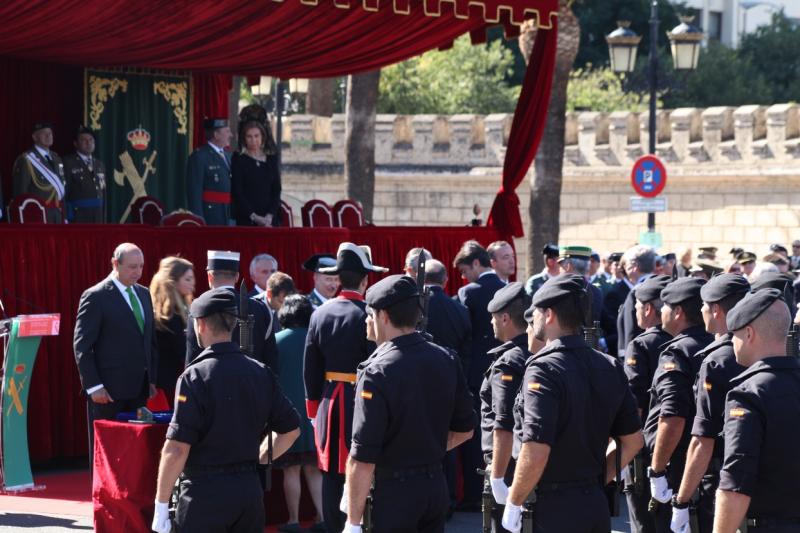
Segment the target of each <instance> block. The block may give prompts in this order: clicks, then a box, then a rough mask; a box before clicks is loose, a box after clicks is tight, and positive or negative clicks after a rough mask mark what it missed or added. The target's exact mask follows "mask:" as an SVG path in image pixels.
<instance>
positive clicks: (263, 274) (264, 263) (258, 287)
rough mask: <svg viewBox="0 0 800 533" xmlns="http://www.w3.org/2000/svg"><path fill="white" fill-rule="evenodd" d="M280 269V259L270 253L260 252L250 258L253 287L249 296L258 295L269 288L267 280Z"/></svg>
mask: <svg viewBox="0 0 800 533" xmlns="http://www.w3.org/2000/svg"><path fill="white" fill-rule="evenodd" d="M277 271H278V260H277V259H275V258H274V257H272V256H271V255H269V254H258V255H257V256H255V257H253V259H251V260H250V279H251V280H253V288H252V289H251V290H250V294H248V296H258V295H259V294H261V293H263V292H264V291H266V290H267V280H268V279H269V277H270V276H271V275H273V274H274V273H275V272H277Z"/></svg>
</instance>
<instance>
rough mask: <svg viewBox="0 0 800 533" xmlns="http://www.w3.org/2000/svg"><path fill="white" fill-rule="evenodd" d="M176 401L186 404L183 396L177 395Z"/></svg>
mask: <svg viewBox="0 0 800 533" xmlns="http://www.w3.org/2000/svg"><path fill="white" fill-rule="evenodd" d="M178 401H179V402H181V403H184V402H186V396H184V395H183V394H178Z"/></svg>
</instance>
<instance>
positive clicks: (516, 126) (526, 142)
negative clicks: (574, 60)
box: [486, 20, 556, 237]
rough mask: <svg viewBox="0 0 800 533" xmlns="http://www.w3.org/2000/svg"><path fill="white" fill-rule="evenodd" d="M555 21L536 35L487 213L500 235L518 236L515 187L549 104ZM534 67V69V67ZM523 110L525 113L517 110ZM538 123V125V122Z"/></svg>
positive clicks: (536, 145)
mask: <svg viewBox="0 0 800 533" xmlns="http://www.w3.org/2000/svg"><path fill="white" fill-rule="evenodd" d="M555 35H556V21H555V20H554V21H553V31H552V32H541V31H539V32H537V34H536V41H535V42H534V46H533V51H532V52H531V59H530V64H529V65H528V69H527V71H526V72H525V82H524V83H523V85H522V92H521V93H520V95H519V101H518V102H517V112H516V113H515V114H514V121H513V122H512V123H511V132H510V134H509V138H508V148H507V150H506V159H505V162H504V164H503V185H502V186H501V187H500V191H499V192H498V193H497V197H496V198H495V199H494V204H492V210H491V211H490V212H489V219H488V220H487V222H486V223H487V224H488V225H489V226H494V227H497V228H499V229H500V230H501V231H502V232H503V233H509V234H511V235H513V236H514V237H522V235H523V234H524V230H523V228H522V219H521V218H520V214H519V197H518V196H517V193H516V190H517V187H519V185H520V184H521V183H522V181H523V180H524V179H525V175H526V174H527V172H528V168H529V167H530V166H531V162H532V161H533V158H534V157H535V156H536V150H538V148H539V142H540V141H541V140H542V134H543V133H544V120H545V119H546V117H547V106H548V104H549V103H550V88H551V83H550V80H551V79H552V77H553V69H554V68H555V64H556V39H555V38H554V36H555ZM536 66H538V68H536ZM523 109H525V110H526V111H525V112H520V110H523ZM540 121H541V122H540Z"/></svg>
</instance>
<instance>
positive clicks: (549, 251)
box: [542, 242, 559, 259]
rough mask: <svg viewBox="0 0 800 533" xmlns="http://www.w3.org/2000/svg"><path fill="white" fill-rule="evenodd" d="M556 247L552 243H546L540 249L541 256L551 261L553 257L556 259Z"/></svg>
mask: <svg viewBox="0 0 800 533" xmlns="http://www.w3.org/2000/svg"><path fill="white" fill-rule="evenodd" d="M558 253H559V251H558V246H556V245H555V244H553V243H550V242H548V243H547V244H545V245H544V247H543V248H542V255H545V256H547V257H548V258H550V259H552V258H554V257H558Z"/></svg>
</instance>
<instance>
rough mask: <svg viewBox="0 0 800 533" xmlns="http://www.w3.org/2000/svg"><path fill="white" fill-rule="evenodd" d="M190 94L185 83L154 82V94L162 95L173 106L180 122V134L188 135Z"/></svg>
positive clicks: (173, 110)
mask: <svg viewBox="0 0 800 533" xmlns="http://www.w3.org/2000/svg"><path fill="white" fill-rule="evenodd" d="M188 93H189V88H188V86H187V84H186V82H185V81H182V82H178V83H167V82H165V81H154V82H153V94H160V95H162V96H163V97H164V99H165V100H166V101H167V102H169V104H170V105H171V106H172V112H173V114H174V115H175V118H176V119H177V120H178V133H179V134H181V135H186V134H187V133H188V131H189V130H188V128H187V127H186V126H187V124H188V121H189V113H188V104H187V102H188V101H189V99H188Z"/></svg>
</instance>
